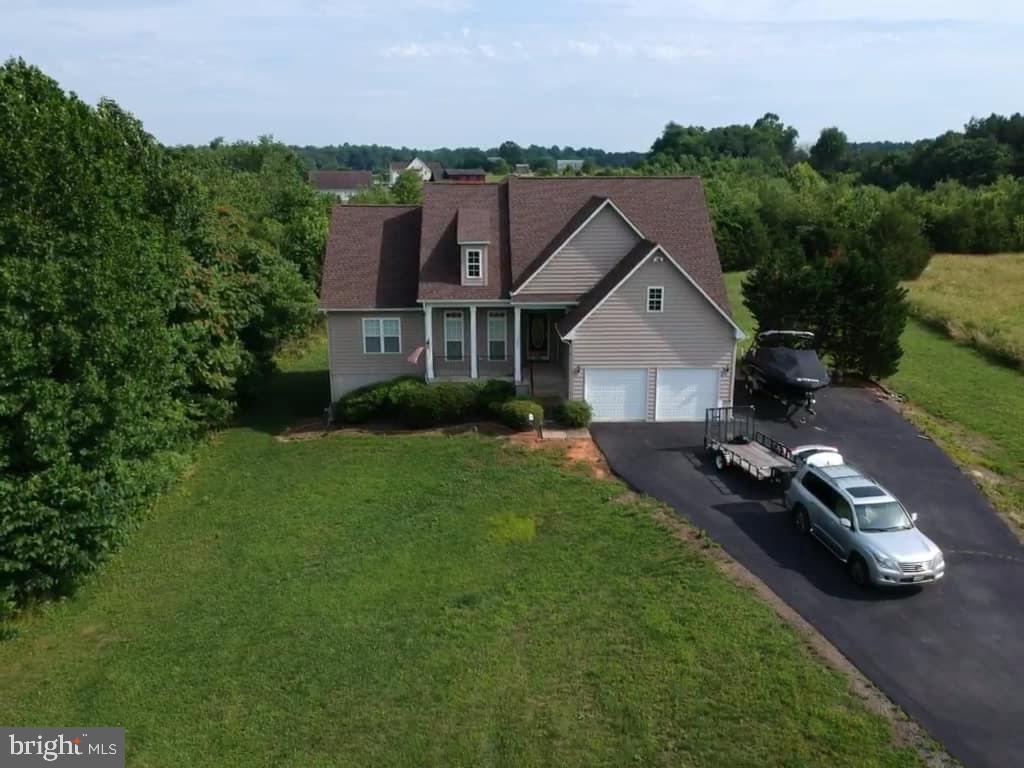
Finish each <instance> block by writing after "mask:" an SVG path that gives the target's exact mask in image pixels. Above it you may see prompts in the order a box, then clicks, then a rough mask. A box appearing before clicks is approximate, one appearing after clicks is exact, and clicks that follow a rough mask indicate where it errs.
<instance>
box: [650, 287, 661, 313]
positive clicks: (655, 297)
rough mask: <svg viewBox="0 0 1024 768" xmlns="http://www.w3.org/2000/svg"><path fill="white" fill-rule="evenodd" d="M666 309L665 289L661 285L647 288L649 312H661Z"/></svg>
mask: <svg viewBox="0 0 1024 768" xmlns="http://www.w3.org/2000/svg"><path fill="white" fill-rule="evenodd" d="M664 308H665V289H664V288H662V287H661V286H660V285H652V286H650V287H648V288H647V311H648V312H661V311H662V310H663V309H664Z"/></svg>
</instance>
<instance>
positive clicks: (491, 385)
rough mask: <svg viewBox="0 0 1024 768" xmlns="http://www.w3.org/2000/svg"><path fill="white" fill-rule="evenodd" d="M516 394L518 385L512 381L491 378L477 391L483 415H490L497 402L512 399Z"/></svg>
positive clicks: (478, 402)
mask: <svg viewBox="0 0 1024 768" xmlns="http://www.w3.org/2000/svg"><path fill="white" fill-rule="evenodd" d="M515 396H516V385H515V384H513V383H512V382H511V381H502V380H500V379H490V380H489V381H486V382H484V384H482V385H480V389H479V392H478V393H477V407H478V408H479V410H480V413H481V415H489V414H490V413H491V407H492V406H493V405H494V404H495V403H503V402H505V401H506V400H512V399H513V398H514V397H515Z"/></svg>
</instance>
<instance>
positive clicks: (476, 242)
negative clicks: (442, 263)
mask: <svg viewBox="0 0 1024 768" xmlns="http://www.w3.org/2000/svg"><path fill="white" fill-rule="evenodd" d="M456 218H457V220H456V238H457V240H458V244H459V261H460V265H459V274H460V282H461V283H462V285H487V247H488V246H489V245H490V242H491V212H490V211H488V210H481V209H479V208H459V210H458V213H457V214H456Z"/></svg>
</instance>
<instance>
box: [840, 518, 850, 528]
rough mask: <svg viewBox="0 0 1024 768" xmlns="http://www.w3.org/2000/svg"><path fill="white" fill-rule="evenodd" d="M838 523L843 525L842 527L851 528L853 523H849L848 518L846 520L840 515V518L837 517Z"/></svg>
mask: <svg viewBox="0 0 1024 768" xmlns="http://www.w3.org/2000/svg"><path fill="white" fill-rule="evenodd" d="M839 524H840V525H841V526H843V528H853V523H851V522H850V521H849V520H847V519H846V518H845V517H840V518H839Z"/></svg>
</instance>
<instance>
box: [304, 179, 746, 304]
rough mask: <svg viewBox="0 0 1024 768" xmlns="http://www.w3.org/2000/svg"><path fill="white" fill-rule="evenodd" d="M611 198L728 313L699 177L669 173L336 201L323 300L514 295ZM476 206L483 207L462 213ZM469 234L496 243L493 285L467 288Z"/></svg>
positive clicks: (452, 187) (492, 246) (427, 189)
mask: <svg viewBox="0 0 1024 768" xmlns="http://www.w3.org/2000/svg"><path fill="white" fill-rule="evenodd" d="M605 199H610V200H611V202H612V203H614V204H615V205H616V206H617V207H618V208H619V209H620V210H621V211H622V212H623V213H624V214H625V215H626V216H627V217H628V218H629V220H630V221H632V222H633V224H634V225H635V226H636V227H637V228H639V229H640V231H641V232H643V233H644V235H645V236H646V238H647V241H648V242H652V243H654V242H656V243H659V244H660V245H662V246H663V247H664V248H665V249H666V250H667V251H668V252H669V253H670V254H671V255H672V257H673V258H674V259H675V260H676V261H677V262H678V263H679V265H680V266H681V267H682V268H683V269H685V270H686V272H687V273H688V274H689V275H690V276H691V277H692V278H693V279H694V281H696V283H697V284H698V285H699V286H701V288H703V289H704V291H705V292H706V293H707V294H708V295H709V296H710V297H711V299H712V300H713V301H714V302H716V303H717V304H718V305H719V306H720V307H721V308H722V310H723V311H725V312H726V313H727V314H728V313H729V304H728V301H727V299H726V296H725V285H724V282H723V281H722V273H721V266H720V264H719V261H718V254H717V251H716V249H715V243H714V239H713V235H712V231H711V220H710V217H709V215H708V211H707V206H706V204H705V201H704V192H703V188H702V186H701V183H700V180H699V179H695V178H669V177H657V178H642V177H596V178H594V177H591V178H587V177H583V178H565V179H543V178H542V179H529V178H528V179H520V178H515V179H510V180H508V181H505V182H502V183H500V184H426V185H424V190H423V205H422V208H420V207H410V206H337V207H335V208H334V211H333V213H332V218H331V227H330V234H329V237H328V244H327V250H326V255H325V263H324V280H323V290H322V296H323V300H322V306H323V307H325V308H353V309H354V308H364V307H366V308H368V307H410V306H414V304H415V303H416V300H417V299H420V300H430V301H439V300H447V299H451V300H464V299H503V298H507V297H508V296H509V290H510V288H511V286H512V284H513V277H515V278H516V279H517V281H518V282H519V283H520V284H521V282H522V281H523V280H524V279H525V278H526V277H527V276H528V275H529V274H530V272H531V270H533V269H536V265H537V264H538V263H539V262H540V261H543V260H544V258H546V256H547V255H550V253H551V252H552V251H553V250H554V249H555V248H557V247H558V246H559V245H560V244H561V243H562V242H563V241H564V240H565V238H566V237H568V236H569V235H570V234H572V232H574V231H575V229H576V228H577V227H578V226H579V224H580V223H582V222H583V221H584V220H585V219H586V218H587V216H589V215H590V214H591V213H593V211H594V210H596V209H597V207H598V206H600V205H601V204H602V202H603V201H604V200H605ZM468 211H474V212H475V213H472V214H469V213H467V214H466V217H462V216H461V212H468ZM467 220H468V221H471V223H472V226H471V227H470V226H469V224H467ZM460 221H461V224H462V226H463V227H465V231H463V232H461V233H460V231H459V230H460ZM470 231H471V232H472V237H483V236H486V240H487V242H488V243H489V244H488V247H487V275H488V284H487V285H486V286H463V285H461V279H460V277H461V276H460V259H459V247H458V239H459V237H460V236H467V237H468V236H469V234H468V233H469V232H470ZM648 250H649V249H648ZM630 258H639V257H637V256H636V253H635V252H631V254H630V255H629V256H627V257H626V258H624V259H623V262H621V263H620V264H619V265H618V266H616V267H615V268H614V269H613V270H612V274H610V275H608V276H606V278H605V279H604V280H602V281H601V282H600V283H598V285H597V286H595V287H594V289H593V290H592V291H590V292H588V293H587V294H586V296H584V297H582V298H581V304H580V309H584V308H586V306H587V297H591V296H592V295H596V294H595V292H598V293H599V292H600V289H601V287H602V285H604V286H605V287H606V288H607V285H606V280H611V279H613V278H614V277H615V275H616V274H618V270H620V269H625V268H626V267H625V266H624V265H625V264H627V263H628V260H629V259H630ZM517 298H518V297H517ZM597 300H600V299H597ZM585 313H586V312H583V314H585ZM579 316H580V317H582V315H579Z"/></svg>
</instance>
